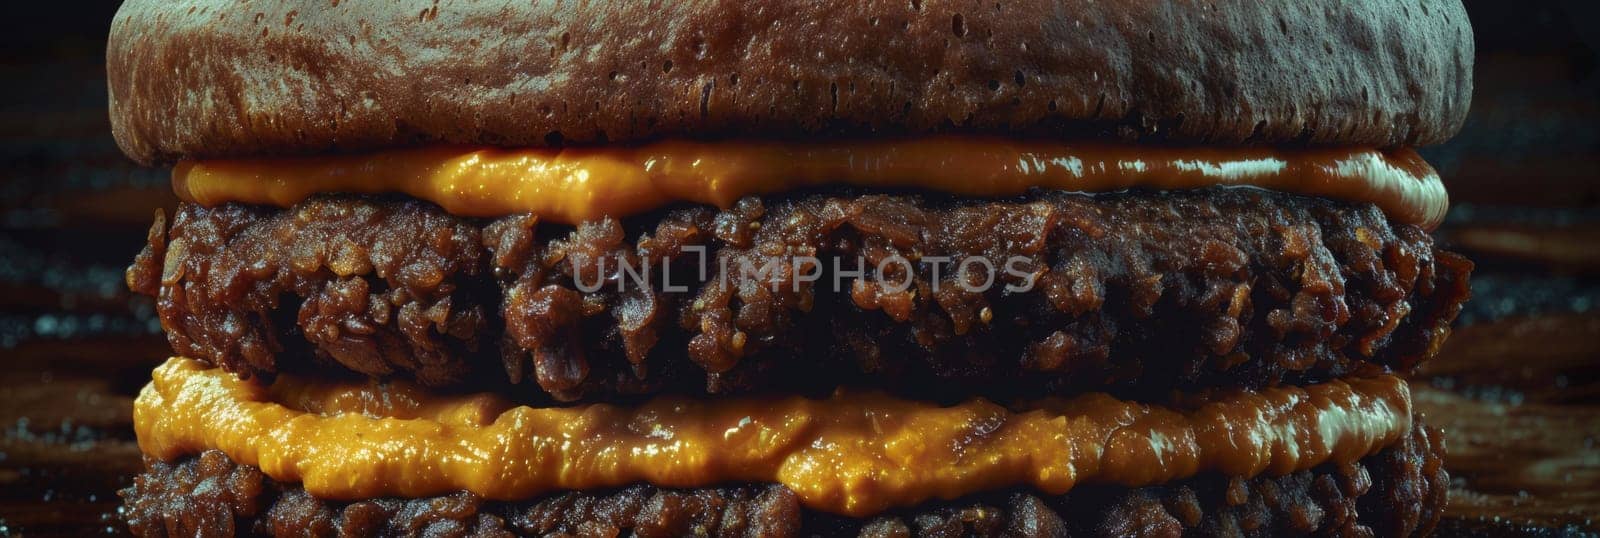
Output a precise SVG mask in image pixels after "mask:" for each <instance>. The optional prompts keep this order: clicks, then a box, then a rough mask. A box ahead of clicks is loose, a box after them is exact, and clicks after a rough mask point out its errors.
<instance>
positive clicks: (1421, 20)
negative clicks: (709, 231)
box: [107, 0, 1472, 164]
mask: <svg viewBox="0 0 1600 538" xmlns="http://www.w3.org/2000/svg"><path fill="white" fill-rule="evenodd" d="M1471 73H1472V31H1471V28H1470V27H1469V26H1468V21H1467V16H1466V13H1465V11H1464V9H1463V8H1462V6H1461V4H1460V2H1459V0H1442V1H1441V0H1420V1H1419V0H1342V1H1338V2H1329V1H1325V0H1281V1H1245V0H1229V1H1223V2H1199V1H1183V0H1174V1H1170V2H1168V1H1161V2H1152V1H1132V0H1125V1H1117V0H1098V1H1096V0H1024V1H1013V2H1003V3H1001V2H971V1H961V2H955V1H942V0H901V1H897V2H878V1H862V0H812V1H801V0H721V1H711V0H700V1H681V2H642V1H614V2H565V3H563V2H549V1H535V2H527V1H523V2H506V1H498V2H496V1H480V2H466V1H450V0H442V1H435V0H402V1H396V2H364V1H352V0H345V1H340V0H319V1H315V2H313V1H310V0H302V1H262V2H235V1H231V0H128V1H127V2H125V3H123V5H122V8H121V10H120V11H119V12H118V13H117V16H116V19H115V21H114V22H113V23H112V30H111V38H110V44H109V46H108V49H107V74H108V78H109V83H110V94H111V120H112V126H113V131H114V133H115V135H116V138H117V142H118V143H119V144H120V145H121V146H122V149H123V151H125V152H127V154H128V155H129V156H131V157H133V158H134V159H136V160H138V161H140V162H143V163H146V164H153V163H160V162H170V161H173V160H177V159H183V158H208V157H235V156H250V155H281V154H305V153H316V152H324V151H329V150H360V149H372V148H379V147H385V146H395V145H412V144H418V143H428V142H441V143H459V144H490V145H502V146H543V145H556V144H591V143H616V142H634V141H642V140H650V139H659V138H668V137H694V138H707V137H788V138H792V137H803V136H807V135H815V134H828V135H846V136H876V135H915V134H924V133H975V134H1004V135H1011V136H1045V137H1063V138H1065V137H1072V138H1085V137H1112V138H1117V139H1123V140H1148V141H1165V142H1173V143H1183V144H1215V145H1235V144H1311V145H1354V146H1379V147H1390V146H1409V145H1424V144H1431V143H1436V142H1440V141H1443V140H1444V139H1446V138H1448V137H1449V136H1451V135H1452V134H1453V133H1454V132H1455V131H1456V130H1457V129H1459V128H1460V126H1461V123H1462V121H1463V120H1464V118H1465V116H1466V112H1467V106H1468V104H1469V99H1470V94H1471V92H1472V80H1471Z"/></svg>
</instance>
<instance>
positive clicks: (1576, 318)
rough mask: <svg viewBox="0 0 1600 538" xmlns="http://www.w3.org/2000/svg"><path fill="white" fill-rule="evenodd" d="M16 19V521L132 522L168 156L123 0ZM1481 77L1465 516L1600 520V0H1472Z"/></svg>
mask: <svg viewBox="0 0 1600 538" xmlns="http://www.w3.org/2000/svg"><path fill="white" fill-rule="evenodd" d="M19 4H22V3H10V4H8V5H7V6H6V10H5V12H4V13H0V24H3V25H4V26H3V29H0V51H3V54H0V93H3V94H4V95H5V98H4V99H3V101H0V106H3V107H4V108H3V109H0V535H4V534H23V533H26V534H28V535H43V534H62V533H66V534H85V533H90V532H95V533H118V532H121V530H120V526H119V525H118V523H117V518H116V513H115V511H116V505H117V499H116V497H115V493H114V492H115V491H116V490H117V489H118V488H120V487H123V486H125V485H126V484H127V481H128V477H129V476H130V475H131V474H132V473H134V472H135V471H136V469H137V468H138V467H139V456H138V449H137V448H136V447H135V446H134V444H133V434H132V431H131V429H130V428H129V425H128V422H129V418H130V416H131V413H132V411H131V401H132V400H131V399H132V396H133V395H134V394H135V392H136V391H137V390H138V388H139V386H141V385H142V384H143V383H144V381H145V380H147V379H148V377H149V376H148V372H149V368H150V367H151V366H153V365H154V364H155V363H156V362H157V361H158V360H160V359H162V358H164V357H165V356H166V354H167V353H168V350H167V346H166V343H165V341H164V340H163V339H162V337H161V336H160V333H159V326H158V324H157V322H156V321H155V319H154V312H153V308H152V306H151V304H150V302H149V301H148V300H144V299H143V298H138V297H132V296H130V295H129V293H128V292H127V291H126V289H125V288H124V286H123V284H122V269H123V268H124V267H125V266H126V264H127V263H128V261H129V260H131V259H132V257H133V255H134V253H135V252H136V251H137V250H138V248H139V247H140V245H142V243H143V237H144V232H145V230H146V229H147V227H148V226H149V224H150V221H151V214H152V212H153V210H154V208H156V207H168V208H170V207H171V206H172V205H173V204H174V203H175V200H174V199H173V198H172V195H171V192H170V187H169V185H168V176H167V172H166V171H165V170H141V169H139V168H137V167H135V166H133V165H132V163H130V162H128V161H127V160H126V159H125V158H124V157H123V156H122V154H121V153H120V152H119V151H118V150H117V148H116V145H115V143H114V142H113V141H112V140H111V136H110V133H109V127H108V125H107V120H106V110H105V107H106V95H105V84H104V74H103V69H104V66H103V54H104V38H105V34H106V32H107V28H108V24H109V21H110V19H111V15H112V13H113V12H114V11H115V7H116V2H57V3H54V4H49V5H48V6H44V5H43V4H42V3H34V2H29V3H27V4H26V5H27V7H17V6H18V5H19ZM1467 5H1468V9H1469V11H1470V15H1471V18H1472V21H1473V25H1474V27H1475V29H1476V33H1477V42H1478V59H1477V94H1476V95H1475V97H1474V99H1473V107H1472V113H1471V117H1470V118H1469V119H1468V122H1467V125H1466V127H1465V129H1464V130H1463V132H1462V133H1461V134H1460V136H1458V137H1456V139H1455V140H1453V141H1452V142H1451V143H1449V144H1447V145H1444V146H1441V147H1436V148H1427V149H1425V150H1424V153H1425V154H1426V155H1427V156H1428V158H1429V160H1430V162H1432V163H1434V164H1435V165H1436V166H1437V167H1438V168H1439V171H1440V173H1441V174H1442V175H1443V176H1444V178H1445V182H1446V184H1447V185H1448V187H1449V189H1450V192H1451V197H1452V202H1453V204H1454V207H1453V209H1452V212H1451V216H1450V218H1449V220H1448V221H1447V222H1446V224H1445V225H1444V226H1443V227H1441V228H1440V230H1439V232H1438V234H1437V235H1438V237H1439V239H1440V240H1441V241H1442V242H1444V243H1445V244H1447V245H1448V246H1449V248H1451V249H1454V250H1457V251H1460V252H1464V253H1466V254H1468V255H1469V256H1470V257H1472V258H1473V259H1474V260H1475V261H1477V262H1478V263H1479V270H1478V272H1477V273H1476V274H1475V276H1474V279H1473V284H1474V289H1475V294H1476V298H1475V299H1474V300H1473V302H1472V303H1470V304H1469V305H1468V307H1467V310H1466V312H1464V313H1463V315H1462V317H1461V320H1460V321H1459V322H1458V324H1457V325H1458V327H1457V331H1456V335H1455V336H1454V337H1453V338H1452V340H1451V341H1450V343H1449V344H1448V345H1447V347H1446V349H1445V350H1444V351H1443V352H1442V353H1441V356H1440V357H1438V358H1437V359H1435V360H1434V361H1432V362H1430V363H1429V364H1428V365H1427V366H1426V367H1425V369H1424V371H1423V372H1421V373H1420V374H1419V377H1420V378H1421V379H1420V380H1419V381H1418V382H1417V383H1416V384H1415V390H1416V395H1415V397H1416V401H1417V406H1418V408H1419V409H1421V410H1423V411H1424V412H1425V413H1426V414H1427V415H1428V417H1429V420H1430V422H1431V423H1432V424H1434V425H1437V426H1441V427H1442V428H1444V429H1445V431H1446V432H1447V437H1448V445H1449V449H1450V457H1449V463H1448V468H1449V469H1450V470H1451V474H1452V476H1454V477H1455V480H1454V486H1455V489H1454V490H1453V492H1452V500H1451V508H1450V511H1449V513H1448V515H1447V518H1446V521H1445V522H1444V524H1443V525H1444V528H1443V530H1444V531H1446V532H1463V531H1472V532H1475V533H1479V532H1481V533H1486V534H1490V535H1502V534H1529V533H1531V534H1584V533H1594V532H1600V521H1597V520H1596V519H1595V517H1596V514H1600V447H1597V443H1600V383H1597V382H1596V381H1597V373H1600V66H1597V62H1600V54H1597V51H1600V43H1597V38H1596V35H1597V32H1596V30H1597V26H1600V2H1593V1H1578V0H1573V1H1564V2H1563V1H1525V2H1509V1H1502V0H1493V1H1469V2H1467Z"/></svg>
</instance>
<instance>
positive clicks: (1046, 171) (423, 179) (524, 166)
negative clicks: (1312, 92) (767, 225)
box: [172, 137, 1449, 229]
mask: <svg viewBox="0 0 1600 538" xmlns="http://www.w3.org/2000/svg"><path fill="white" fill-rule="evenodd" d="M172 183H173V189H174V190H175V191H176V192H177V194H178V196H179V197H180V198H182V199H184V200H186V201H190V202H195V203H199V204H202V205H208V206H209V205H216V204H220V203H225V202H245V203H251V204H268V205H279V206H285V207H287V206H289V205H293V204H294V203H296V202H299V201H301V200H304V199H305V198H306V197H308V196H311V195H313V194H317V193H328V192H349V193H403V194H407V195H410V196H412V197H415V198H419V199H422V200H427V201H430V202H433V203H436V204H438V205H440V206H441V207H443V208H444V209H445V210H446V211H449V212H451V213H454V214H457V215H462V216H470V217H499V216H504V215H510V214H516V213H533V214H535V215H538V216H539V217H540V218H541V219H545V220H548V221H553V222H561V223H566V224H575V223H578V222H582V221H587V220H593V219H598V218H601V217H605V216H611V217H625V216H628V215H633V214H637V213H640V212H644V211H649V210H651V209H655V208H658V207H661V206H663V205H666V204H670V203H674V202H693V203H700V204H711V205H716V206H718V207H724V208H726V207H730V206H731V205H733V203H734V202H736V201H738V199H739V198H742V197H745V196H750V195H761V194H774V193H780V192H784V191H788V190H793V189H798V188H803V187H808V186H818V185H853V186H859V187H873V188H920V189H929V190H934V191H941V192H947V193H951V194H956V195H962V196H979V197H986V196H987V197H992V196H1009V195H1016V194H1021V193H1023V192H1026V191H1027V190H1028V189H1031V188H1043V189H1054V190H1065V191H1080V192H1111V191H1118V190H1123V189H1130V188H1147V189H1193V188H1204V187H1212V186H1250V187H1260V188H1265V189H1272V190H1279V191H1284V192H1290V193H1296V194H1304V195H1308V196H1320V197H1326V198H1333V199H1338V200H1346V201H1351V202H1358V203H1372V204H1375V205H1377V206H1378V207H1379V208H1380V209H1382V210H1383V211H1384V212H1385V213H1386V214H1388V216H1389V218H1391V219H1394V220H1395V221H1397V222H1402V223H1406V224H1416V225H1420V226H1423V227H1425V228H1428V229H1432V228H1433V227H1434V226H1436V225H1438V223H1439V222H1440V221H1441V220H1442V219H1443V218H1444V214H1445V211H1446V209H1448V206H1449V201H1448V198H1447V196H1446V195H1445V190H1444V185H1443V184H1442V183H1441V182H1440V181H1439V175H1438V173H1437V172H1435V171H1434V170H1433V168H1432V167H1431V166H1429V165H1428V163H1427V162H1426V161H1424V160H1423V159H1422V157H1421V156H1419V155H1417V153H1416V152H1415V151H1412V150H1410V149H1397V150H1382V151H1380V150H1374V149H1293V150H1290V149H1267V148H1196V147H1185V148H1180V147H1161V146H1113V145H1104V144H1081V145H1071V144H1063V143H1053V142H1024V141H1010V140H1000V139H983V138H953V137H934V138H926V139H910V140H878V141H840V142H825V143H789V142H717V143H708V142H687V141H667V142H659V143H655V144H650V145H645V146H637V147H593V148H569V149H563V150H549V149H533V148H524V149H496V148H476V147H457V146H435V147H422V148H413V149H397V150H389V151H383V152H377V153H368V154H348V155H332V156H324V157H285V158H272V159H243V160H206V161H186V162H182V163H179V164H178V166H177V167H176V168H175V169H174V170H173V175H172Z"/></svg>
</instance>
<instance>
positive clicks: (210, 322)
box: [128, 188, 1471, 401]
mask: <svg viewBox="0 0 1600 538" xmlns="http://www.w3.org/2000/svg"><path fill="white" fill-rule="evenodd" d="M162 220H163V219H160V218H158V222H157V223H156V225H155V226H154V227H152V229H151V232H150V235H149V244H148V245H147V247H146V248H145V250H144V251H143V252H142V253H141V254H140V255H139V257H138V259H137V260H136V261H135V262H134V264H133V266H132V267H130V268H129V271H128V281H129V284H130V287H131V288H132V289H134V290H135V291H138V292H140V293H144V294H148V295H152V296H155V297H157V298H158V303H157V305H158V310H159V313H160V318H161V322H162V326H163V328H164V329H165V330H166V333H167V335H168V337H169V339H170V340H171V343H172V345H173V348H174V349H175V350H176V351H177V352H178V353H181V354H185V355H188V356H191V357H194V358H199V359H203V360H207V361H210V362H212V363H214V364H218V365H221V366H222V367H224V368H227V369H229V370H230V371H233V372H237V373H240V374H242V375H245V376H270V375H272V374H274V373H276V372H278V371H282V370H286V369H311V368H327V367H329V366H331V365H337V366H342V369H347V370H349V371H353V372H357V373H361V374H366V375H372V376H401V377H408V378H414V379H415V380H417V381H419V382H421V383H423V384H425V385H428V386H431V387H436V388H447V387H464V388H472V389H482V388H485V387H506V386H510V387H512V388H513V390H516V387H526V388H525V389H522V390H521V391H520V392H521V393H523V394H531V395H532V396H534V397H538V398H544V397H546V396H549V397H553V398H554V399H556V400H563V401H571V400H577V399H583V398H604V397H608V396H615V395H619V394H647V393H654V392H657V391H663V390H684V391H702V390H703V391H707V392H713V393H727V392H738V391H746V390H771V389H802V390H803V389H826V388H827V387H832V386H835V385H837V384H850V383H854V382H862V383H870V384H872V385H874V386H880V387H885V388H888V389H890V390H895V389H896V388H904V387H909V386H916V387H918V389H917V394H918V395H919V396H920V397H924V398H926V397H930V396H937V395H939V394H941V391H944V390H949V389H953V388H959V389H960V390H959V391H958V392H960V393H962V394H971V393H978V394H982V395H988V396H995V395H997V394H1002V393H1006V394H1009V393H1019V394H1040V393H1045V392H1053V393H1058V394H1060V393H1069V392H1077V391H1082V390H1091V389H1093V390H1109V391H1112V392H1116V393H1119V394H1120V395H1123V396H1128V397H1131V396H1137V395H1140V394H1147V395H1148V394H1162V393H1165V392H1166V391H1168V390H1170V389H1184V390H1192V389H1197V388H1204V387H1215V386H1241V385H1242V386H1249V387H1254V386H1262V385H1268V384H1273V383H1278V382H1293V383H1310V382H1316V381H1321V380H1326V379H1331V378H1334V377H1338V376H1342V375H1346V374H1352V373H1360V372H1363V371H1368V370H1373V371H1375V370H1399V371H1404V370H1409V369H1411V368H1412V367H1414V366H1415V365H1416V364H1417V363H1418V362H1420V361H1422V360H1424V359H1426V358H1427V357H1429V356H1430V355H1432V353H1433V351H1434V349H1435V348H1436V347H1437V346H1438V344H1439V342H1441V341H1442V340H1443V338H1444V337H1445V335H1446V334H1447V332H1448V330H1449V325H1450V322H1451V321H1452V320H1453V319H1454V317H1455V315H1456V313H1457V312H1458V311H1459V310H1460V307H1461V304H1462V302H1463V301H1464V300H1465V299H1466V298H1467V296H1468V288H1467V275H1468V273H1469V272H1470V270H1471V263H1470V262H1468V261H1466V260H1465V259H1463V258H1461V257H1459V256H1457V255H1455V254H1452V253H1449V252H1444V251H1441V250H1436V249H1435V247H1434V245H1433V243H1432V241H1431V239H1430V238H1429V237H1428V235H1427V234H1426V233H1425V232H1424V231H1423V230H1422V229H1420V228H1418V227H1415V226H1410V225H1396V224H1391V223H1390V222H1389V221H1388V220H1387V219H1386V218H1385V217H1384V216H1383V214H1382V213H1381V212H1379V211H1378V210H1377V209H1376V208H1374V207H1373V206H1371V205H1353V204H1348V203H1343V202H1335V201H1329V200H1323V199H1317V198H1308V197H1301V196H1295V195H1290V194H1283V193H1276V192H1268V191H1262V190H1257V189H1245V188H1212V189H1205V190H1197V191H1182V192H1147V191H1134V192H1123V193H1114V194H1100V195H1086V194H1073V193H1062V192H1040V193H1034V194H1031V195H1027V196H1022V197H1016V198H1010V199H1002V200H972V199H959V198H954V197H947V196H940V195H934V194H926V193H920V194H905V193H901V194H882V193H877V194H870V193H857V192H848V191H837V190H834V191H825V192H812V193H801V194H793V195H788V196H784V197H769V198H754V197H752V198H746V199H744V200H741V201H740V202H739V203H738V204H737V205H735V206H734V207H731V208H728V209H722V210H719V209H716V208H712V207H703V206H693V207H679V208H674V209H669V210H664V211H659V212H656V213H653V214H649V215H644V216H640V217H635V218H630V219H628V220H625V221H616V220H609V219H608V220H602V221H595V222H588V223H584V224H582V225H580V226H577V227H571V226H562V225H551V224H542V223H540V222H539V221H538V219H537V218H536V217H533V216H527V215H522V216H512V217H506V218H500V219H493V220H483V219H470V218H461V217H456V216H452V215H449V214H447V213H445V212H444V211H442V210H440V209H439V208H438V207H436V206H433V205H431V204H428V203H425V202H421V201H417V200H413V199H407V198H400V197H371V196H358V195H331V196H321V197H316V198H313V199H311V200H308V201H306V202H303V203H301V204H299V205H296V206H294V207H292V208H289V209H279V208H270V207H259V206H244V205H237V204H230V205H222V206H218V207H214V208H205V207H200V206H196V205H192V204H186V205H183V206H181V207H180V208H179V209H178V212H177V215H176V216H175V218H174V219H173V221H172V225H171V227H170V229H168V228H167V227H166V226H165V224H164V223H163V222H161V221H162ZM940 257H943V258H945V259H949V260H951V261H950V262H948V263H936V260H938V259H940ZM969 257H982V258H983V259H986V260H989V261H990V265H989V266H985V265H983V264H982V263H978V262H970V263H967V264H965V268H966V269H967V270H966V271H961V270H959V269H960V267H958V266H959V265H960V264H958V262H960V261H962V260H964V259H966V258H969ZM774 260H776V261H775V262H774ZM902 261H903V262H904V263H902ZM769 262H771V264H770V265H769ZM624 264H626V266H627V267H630V268H634V269H636V270H637V271H635V272H629V271H621V270H619V267H623V266H624ZM646 267H648V270H645V269H646ZM880 267H881V268H883V269H884V272H883V273H882V274H878V272H877V271H878V268H880ZM663 268H665V269H666V270H665V271H663ZM858 268H859V269H862V270H864V272H865V274H864V275H859V276H856V275H847V274H846V273H848V272H851V271H854V270H856V269H858ZM763 270H765V272H763ZM702 271H704V272H703V273H702ZM636 273H638V277H637V278H635V274H636ZM808 276H815V277H816V280H814V281H809V280H806V278H805V277H808ZM991 276H992V277H993V283H992V285H990V286H989V287H987V288H985V287H984V286H983V284H985V283H986V281H988V280H990V278H989V277H991ZM836 281H837V282H838V285H835V282H836ZM907 284H908V286H907V287H905V288H904V289H901V286H902V285H907ZM596 286H598V288H596ZM1023 288H1026V289H1025V290H1024V289H1023Z"/></svg>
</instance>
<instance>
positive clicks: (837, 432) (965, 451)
mask: <svg viewBox="0 0 1600 538" xmlns="http://www.w3.org/2000/svg"><path fill="white" fill-rule="evenodd" d="M134 425H135V430H136V432H137V434H138V439H139V447H140V449H141V450H143V451H144V453H145V454H149V455H151V456H154V457H156V458H161V459H164V460H171V459H174V458H178V457H181V456H184V455H189V454H195V453H198V452H200V451H203V450H206V449H219V450H222V451H223V452H225V453H227V455H228V456H229V457H231V458H232V459H234V460H235V461H238V462H239V463H242V464H248V465H255V466H258V467H260V468H261V470H262V471H263V472H265V473H266V474H267V475H268V476H271V477H272V478H274V479H276V480H279V481H285V482H302V483H303V484H304V486H305V488H306V489H307V490H308V491H309V492H311V493H312V494H313V495H316V496H319V497H323V498H329V499H343V500H353V499H362V498H370V497H379V496H401V497H420V496H428V495H438V494H443V493H447V492H452V491H459V490H468V491H472V492H474V493H477V494H480V495H483V496H485V497H488V498H492V499H502V500H513V499H526V498H529V497H532V496H535V495H538V494H541V493H544V492H549V491H555V490H564V489H593V488H603V487H612V486H620V485H624V484H629V483H636V482H647V483H651V484H655V485H659V486H665V487H696V486H707V485H713V484H717V483H723V482H738V481H748V482H777V483H781V484H783V485H785V486H787V487H789V488H790V489H792V490H794V491H795V493H796V494H797V495H798V496H799V498H800V499H801V502H802V503H804V504H805V505H806V506H808V507H811V508H813V509H817V510H822V511H828V512H833V513H838V514H844V515H849V516H854V517H864V516H869V515H872V514H875V513H879V512H882V511H884V510H886V509H889V508H894V507H902V506H910V505H914V504H917V503H920V502H923V501H926V500H929V499H934V498H938V499H953V498H956V497H960V496H963V495H968V494H972V493H976V492H980V491H985V490H994V489H1000V488H1005V487H1012V486H1019V485H1022V486H1031V487H1033V488H1036V489H1038V490H1039V491H1041V492H1044V493H1046V494H1060V493H1064V492H1066V491H1067V490H1069V489H1071V488H1072V487H1073V486H1074V485H1075V484H1079V483H1089V482H1093V483H1109V484H1122V485H1128V486H1139V485H1149V484H1159V483H1163V482H1167V481H1171V480H1174V479H1179V478H1184V477H1188V476H1193V475H1195V474H1197V473H1200V472H1216V473H1222V474H1226V475H1234V476H1252V475H1256V474H1259V473H1272V474H1275V475H1276V474H1284V473H1289V472H1293V471H1297V470H1303V469H1309V468H1311V467H1314V466H1316V465H1319V464H1322V463H1325V462H1340V463H1345V462H1351V461H1355V460H1357V459H1359V458H1361V457H1363V456H1366V455H1369V454H1371V453H1374V452H1376V451H1377V450H1379V449H1381V448H1383V447H1385V446H1387V445H1389V444H1392V443H1393V442H1395V441H1396V440H1398V439H1399V438H1400V436H1401V435H1403V434H1404V433H1405V432H1406V431H1408V430H1409V429H1410V427H1411V394H1410V391H1409V389H1408V387H1407V386H1406V384H1405V382H1404V381H1402V380H1401V379H1399V378H1398V377H1394V376H1381V377H1375V378H1368V379H1352V380H1345V381H1332V382H1328V383H1323V384H1318V385H1311V386H1307V387H1284V388H1274V389H1269V390H1264V391H1260V392H1237V393H1233V394H1230V395H1225V396H1218V397H1215V398H1211V399H1209V400H1208V401H1203V402H1193V403H1192V404H1186V405H1185V406H1184V407H1183V408H1169V407H1162V406H1152V405H1145V404H1138V403H1131V402H1126V401H1121V400H1117V399H1115V398H1112V397H1110V396H1107V395H1104V394H1089V395H1085V396H1080V397H1076V398H1072V399H1052V400H1045V401H1041V402H1036V403H1035V404H1033V405H1029V406H1028V407H1027V408H1026V409H1017V410H1013V409H1007V408H1005V407H1002V406H1000V405H996V404H994V403H991V402H988V401H985V400H981V399H975V400H969V401H967V402H964V403H961V404H958V405H954V406H948V407H942V406H938V405H935V404H931V403H925V402H917V401H910V400H902V399H896V398H892V397H889V396H886V395H883V394H880V393H875V392H840V393H837V394H835V395H833V396H831V397H829V398H827V399H821V400H815V399H806V398H801V397H755V396H752V397H737V398H721V399H713V400H691V399H681V398H669V397H663V398H657V399H654V400H650V401H648V402H645V403H642V404H639V405H637V406H617V405H610V404H592V405H586V406H578V407H562V408H531V407H527V406H517V405H512V404H510V403H508V402H506V401H504V400H502V399H500V398H497V397H495V396H491V395H486V394H478V395H458V396H440V395H430V394H427V393H424V392H421V391H419V390H417V389H416V388H415V387H412V386H408V385H406V384H403V383H388V384H378V383H375V382H364V383H363V382H332V381H316V380H309V379H298V378H294V377H288V376H284V377H280V378H279V380H278V381H277V382H276V383H274V384H273V385H272V386H270V387H263V386H260V385H258V384H255V383H252V382H246V381H239V380H238V379H236V378H235V377H233V376H231V375H229V374H227V373H226V372H223V371H221V370H217V369H209V368H207V367H206V366H205V365H203V364H202V363H200V362H198V361H194V360H190V359H184V358H173V359H170V360H168V361H167V362H166V363H165V364H163V365H162V366H160V367H158V368H157V369H156V370H155V374H154V379H153V380H152V382H151V383H150V384H149V385H148V386H146V387H145V388H144V390H143V391H142V392H141V393H140V395H139V398H138V400H137V401H136V402H135V407H134Z"/></svg>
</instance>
